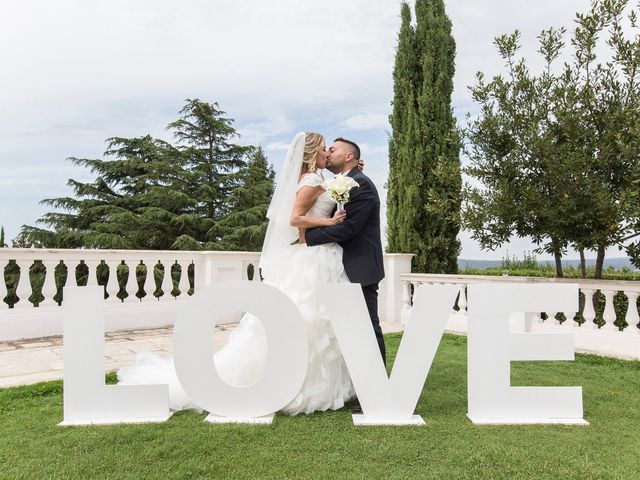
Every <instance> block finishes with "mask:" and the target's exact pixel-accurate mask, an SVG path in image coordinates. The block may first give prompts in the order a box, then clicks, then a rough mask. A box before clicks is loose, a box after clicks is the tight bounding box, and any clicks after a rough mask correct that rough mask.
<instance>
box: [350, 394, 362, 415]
mask: <svg viewBox="0 0 640 480" xmlns="http://www.w3.org/2000/svg"><path fill="white" fill-rule="evenodd" d="M347 408H348V409H349V411H350V412H351V413H355V414H360V413H362V407H361V406H360V402H359V401H358V399H357V398H356V399H355V400H353V401H351V402H349V403H348V404H347Z"/></svg>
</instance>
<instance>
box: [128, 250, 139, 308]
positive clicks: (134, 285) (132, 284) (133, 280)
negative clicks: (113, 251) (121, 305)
mask: <svg viewBox="0 0 640 480" xmlns="http://www.w3.org/2000/svg"><path fill="white" fill-rule="evenodd" d="M137 266H138V265H137V264H136V263H135V261H133V260H128V261H127V267H129V276H128V277H127V287H126V289H127V294H128V296H127V298H126V300H125V301H126V302H129V303H131V302H133V301H136V302H139V301H140V300H141V299H139V298H138V297H136V293H138V279H137V277H136V267H137Z"/></svg>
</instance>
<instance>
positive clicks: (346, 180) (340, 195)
mask: <svg viewBox="0 0 640 480" xmlns="http://www.w3.org/2000/svg"><path fill="white" fill-rule="evenodd" d="M354 187H359V185H358V182H356V181H355V180H354V179H353V178H351V177H347V176H346V175H345V174H344V173H339V174H337V175H336V176H335V178H332V179H330V180H326V181H325V182H324V188H326V189H327V190H328V191H329V193H331V198H333V200H335V202H336V203H337V204H338V210H344V204H345V203H347V202H348V201H349V192H350V191H351V189H352V188H354Z"/></svg>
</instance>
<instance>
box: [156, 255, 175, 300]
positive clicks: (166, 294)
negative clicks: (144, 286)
mask: <svg viewBox="0 0 640 480" xmlns="http://www.w3.org/2000/svg"><path fill="white" fill-rule="evenodd" d="M158 263H159V264H161V265H162V266H163V267H164V270H163V269H160V268H159V269H158V274H159V278H160V284H159V285H158V286H159V287H160V290H162V292H163V293H162V295H160V296H159V297H157V299H158V301H159V302H166V301H167V300H169V299H171V298H173V297H172V296H171V290H172V289H173V283H172V281H171V263H170V262H167V261H166V260H161V259H160V260H158V262H157V263H156V265H157V264H158ZM154 270H155V265H154ZM153 275H154V276H153V281H152V283H151V285H154V286H155V272H154V274H153Z"/></svg>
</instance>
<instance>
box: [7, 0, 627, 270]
mask: <svg viewBox="0 0 640 480" xmlns="http://www.w3.org/2000/svg"><path fill="white" fill-rule="evenodd" d="M3 3H4V4H3V5H2V6H1V7H0V69H1V70H0V71H1V73H2V74H1V75H0V112H1V114H0V224H3V225H4V227H5V232H6V236H7V238H8V239H11V238H13V237H14V236H15V235H16V234H17V233H18V232H19V229H20V226H21V225H23V224H28V225H34V224H35V221H36V220H37V219H38V218H39V217H40V216H41V215H42V214H44V213H45V212H46V211H47V207H44V206H42V205H39V201H40V200H42V199H44V198H55V197H58V196H66V195H69V194H70V189H69V188H68V187H67V186H66V182H67V179H69V178H74V179H76V180H80V181H88V180H91V179H93V177H92V175H91V174H90V172H88V171H86V170H84V169H81V168H79V167H74V166H72V165H71V163H70V162H68V161H66V160H65V159H66V158H67V157H79V158H101V157H102V154H103V152H104V150H105V148H106V144H105V139H107V138H109V137H114V136H120V137H136V136H142V135H146V134H150V135H152V136H154V137H157V138H164V139H166V140H171V137H170V134H169V133H168V132H167V131H166V129H165V128H166V125H167V124H168V123H169V122H171V121H173V120H175V119H176V118H177V112H178V111H179V110H180V108H181V106H182V105H183V103H184V100H185V99H187V98H199V99H201V100H203V101H207V102H211V103H213V102H217V103H218V104H219V107H220V108H221V109H222V110H224V111H225V112H227V116H228V117H230V118H233V119H234V126H235V128H236V129H237V131H238V132H239V134H240V138H239V140H238V143H241V144H247V145H248V144H251V145H262V146H263V148H264V149H265V151H266V154H267V157H268V158H269V160H270V161H271V163H273V164H274V166H275V168H276V171H278V170H279V166H280V163H281V161H282V158H283V157H284V154H285V152H286V148H287V145H288V143H289V142H290V141H291V139H292V138H293V137H294V135H295V134H296V133H297V132H299V131H318V132H320V133H322V134H323V135H325V136H326V137H327V139H328V140H331V139H333V138H335V137H338V136H342V137H346V138H350V139H353V140H354V141H356V142H358V143H359V144H360V146H361V149H362V156H363V158H364V159H365V161H366V173H367V174H368V175H369V176H370V177H371V178H372V179H373V180H374V182H375V183H376V185H377V186H378V189H379V191H380V194H381V197H382V199H383V203H384V198H385V197H386V191H385V190H384V184H385V181H386V177H387V173H388V160H387V140H388V136H389V132H390V126H389V123H388V115H389V113H390V111H391V100H392V97H393V82H392V71H393V62H394V56H395V48H396V43H397V35H398V30H399V26H400V5H401V3H400V2H399V1H398V0H325V1H323V2H319V1H317V0H272V1H269V2H265V1H263V0H182V1H180V2H177V1H175V0H174V1H168V0H135V1H134V0H128V1H127V0H109V1H108V2H105V1H98V0H57V1H55V2H52V1H50V0H49V1H47V0H22V1H21V2H3ZM589 4H590V0H566V1H562V2H559V1H557V0H537V1H530V0H474V1H466V0H458V1H449V2H447V3H446V8H447V13H448V15H449V17H450V18H451V21H452V25H453V35H454V38H455V40H456V45H457V56H456V76H455V78H454V83H455V91H454V95H453V108H454V113H455V115H456V117H457V118H458V119H459V121H460V122H463V121H464V118H465V115H466V114H467V113H471V114H472V115H473V114H475V113H477V110H476V106H475V105H474V103H473V101H472V99H471V97H470V94H469V91H468V86H469V85H471V84H473V82H474V76H475V73H476V72H477V71H482V72H484V73H485V74H486V75H487V76H493V75H495V74H497V73H501V72H503V71H504V66H503V64H502V61H501V59H500V58H499V56H498V54H497V52H496V50H495V47H494V45H493V39H494V38H495V37H496V36H498V35H500V34H503V33H511V32H512V31H513V30H515V29H518V30H520V31H521V32H522V43H523V49H522V54H523V55H524V56H525V57H527V59H528V60H529V61H530V64H531V65H532V66H533V67H534V69H535V68H538V67H539V66H540V65H541V62H540V60H539V55H537V54H536V50H537V48H538V44H537V40H536V37H537V35H538V34H539V33H540V31H541V30H542V29H544V28H548V27H549V26H557V27H560V26H565V27H567V29H568V30H569V31H571V30H572V29H573V21H574V18H575V13H576V12H577V11H586V10H587V9H588V7H589ZM384 216H385V215H384V212H383V220H384ZM460 239H461V241H462V253H461V257H462V258H467V259H500V258H502V257H504V256H505V255H507V254H508V255H510V256H511V257H513V256H516V257H522V255H523V252H525V251H529V250H532V249H533V248H534V247H533V245H532V244H531V243H530V242H529V241H528V239H517V238H514V239H512V241H511V242H510V243H509V244H508V245H505V246H504V247H503V248H501V249H499V250H496V251H493V252H486V251H482V250H481V249H480V246H479V245H478V244H477V243H476V242H475V241H473V240H472V239H471V236H470V233H469V232H462V233H461V235H460ZM608 255H609V256H621V254H620V252H618V251H617V249H616V250H615V251H612V252H610V253H609V254H608ZM569 256H570V257H571V256H572V255H571V254H570V255H569ZM538 258H540V259H546V258H549V257H546V256H544V255H539V256H538Z"/></svg>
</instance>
